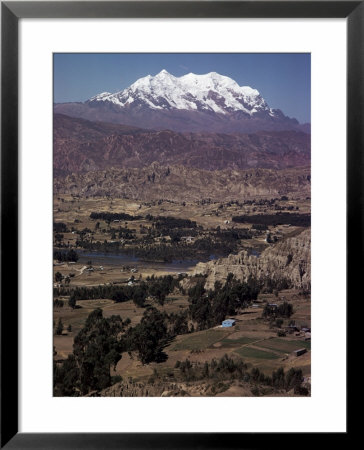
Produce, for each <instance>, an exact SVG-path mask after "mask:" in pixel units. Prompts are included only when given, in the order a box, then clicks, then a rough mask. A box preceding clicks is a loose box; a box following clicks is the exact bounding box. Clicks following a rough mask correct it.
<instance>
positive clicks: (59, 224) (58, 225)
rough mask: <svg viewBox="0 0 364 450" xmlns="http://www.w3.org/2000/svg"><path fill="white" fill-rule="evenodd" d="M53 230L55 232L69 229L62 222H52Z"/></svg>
mask: <svg viewBox="0 0 364 450" xmlns="http://www.w3.org/2000/svg"><path fill="white" fill-rule="evenodd" d="M53 231H54V232H55V233H67V232H68V231H69V230H68V228H67V225H66V224H65V223H63V222H53Z"/></svg>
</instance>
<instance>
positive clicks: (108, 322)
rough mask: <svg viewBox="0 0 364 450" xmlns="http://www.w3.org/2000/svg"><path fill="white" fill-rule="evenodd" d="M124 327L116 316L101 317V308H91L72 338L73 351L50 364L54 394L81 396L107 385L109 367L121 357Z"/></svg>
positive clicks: (108, 381)
mask: <svg viewBox="0 0 364 450" xmlns="http://www.w3.org/2000/svg"><path fill="white" fill-rule="evenodd" d="M124 326H125V325H124V323H123V321H122V319H121V318H120V316H111V317H110V318H104V317H103V314H102V310H101V309H95V310H94V311H92V312H91V313H90V315H89V316H88V318H87V320H86V323H85V326H84V328H83V329H82V330H81V331H80V332H79V333H78V334H77V336H76V337H75V340H74V344H73V353H72V354H71V355H69V356H68V358H67V359H66V360H65V361H64V362H63V363H62V364H57V363H55V364H54V377H53V383H54V395H56V396H78V395H85V394H87V393H89V392H90V391H92V390H101V389H105V388H107V387H108V386H110V385H111V375H110V368H111V367H114V368H115V367H116V364H117V363H118V361H119V360H120V359H121V353H122V350H123V341H122V340H121V339H120V334H121V333H122V331H123V330H124Z"/></svg>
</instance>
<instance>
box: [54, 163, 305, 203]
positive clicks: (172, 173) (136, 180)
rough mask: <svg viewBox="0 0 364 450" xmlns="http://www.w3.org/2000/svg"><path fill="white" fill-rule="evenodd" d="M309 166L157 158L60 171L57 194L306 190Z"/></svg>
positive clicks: (227, 195) (225, 196)
mask: <svg viewBox="0 0 364 450" xmlns="http://www.w3.org/2000/svg"><path fill="white" fill-rule="evenodd" d="M310 189H311V175H310V168H309V167H304V168H293V169H285V170H271V169H249V170H219V171H214V172H211V171H206V170H201V169H194V168H188V167H184V166H169V167H166V166H161V165H159V164H157V163H154V164H152V165H151V166H149V167H145V168H142V169H135V168H131V169H107V170H102V171H89V172H86V173H78V174H70V175H67V176H66V177H63V176H59V177H56V178H55V179H54V192H55V194H57V193H59V194H77V195H80V196H105V195H110V196H114V197H121V198H132V199H138V200H144V201H150V200H159V199H165V200H176V201H194V200H200V199H203V198H211V199H212V200H215V201H227V200H239V201H241V200H244V199H249V198H259V197H265V198H277V197H280V196H281V195H289V196H297V197H301V198H302V197H303V198H305V197H306V196H310Z"/></svg>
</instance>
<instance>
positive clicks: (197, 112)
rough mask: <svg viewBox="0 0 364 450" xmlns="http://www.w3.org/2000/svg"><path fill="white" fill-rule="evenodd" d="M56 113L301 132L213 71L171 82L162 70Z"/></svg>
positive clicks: (135, 122) (141, 123) (162, 125)
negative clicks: (123, 87)
mask: <svg viewBox="0 0 364 450" xmlns="http://www.w3.org/2000/svg"><path fill="white" fill-rule="evenodd" d="M55 112H57V113H62V114H67V115H70V116H73V117H81V118H84V119H89V120H98V121H104V122H113V123H120V124H124V125H131V126H137V127H141V128H152V129H171V130H174V131H182V132H184V131H214V132H224V133H236V132H238V133H239V132H240V133H243V132H255V131H259V130H266V131H267V130H274V131H279V130H292V129H295V130H302V126H301V125H300V124H299V123H298V122H297V120H296V119H291V118H289V117H287V116H285V115H284V114H283V113H282V111H280V110H278V109H272V108H270V107H269V106H268V104H267V102H266V101H265V100H264V98H263V97H262V96H261V95H260V93H259V92H258V91H257V90H256V89H253V88H251V87H249V86H239V85H238V83H237V82H236V81H234V80H233V79H231V78H229V77H227V76H224V75H220V74H218V73H216V72H210V73H207V74H205V75H196V74H193V73H189V74H187V75H184V76H181V77H175V76H174V75H172V74H170V73H168V72H167V71H166V70H162V71H161V72H159V73H158V74H157V75H155V76H151V75H147V76H146V77H143V78H140V79H139V80H137V81H135V82H134V83H133V84H132V85H131V86H129V87H128V88H126V89H124V90H122V91H120V92H116V93H110V92H103V93H101V94H98V95H96V96H94V97H92V98H90V99H89V100H87V101H86V102H84V103H64V104H56V105H55ZM304 131H307V130H305V129H304Z"/></svg>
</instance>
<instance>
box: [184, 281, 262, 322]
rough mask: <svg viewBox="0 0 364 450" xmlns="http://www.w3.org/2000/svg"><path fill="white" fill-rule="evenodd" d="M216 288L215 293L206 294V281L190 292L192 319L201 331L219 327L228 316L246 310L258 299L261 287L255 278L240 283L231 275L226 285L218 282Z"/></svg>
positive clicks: (199, 283)
mask: <svg viewBox="0 0 364 450" xmlns="http://www.w3.org/2000/svg"><path fill="white" fill-rule="evenodd" d="M214 287H215V289H214V290H213V291H208V292H206V290H205V288H204V281H199V282H197V283H196V285H195V286H194V287H193V288H191V289H190V290H189V291H188V297H189V298H188V301H189V312H190V317H191V319H192V320H194V321H195V322H197V325H198V329H200V330H204V329H206V328H210V327H212V326H214V325H217V324H218V323H221V322H222V321H223V320H224V319H225V318H226V317H227V316H228V315H234V314H236V313H237V311H238V310H240V309H243V308H246V307H247V306H248V305H249V303H251V302H252V301H254V300H256V299H257V297H258V294H259V291H260V288H261V285H260V283H259V282H258V281H257V280H256V279H254V278H250V279H249V280H248V281H247V282H242V281H238V280H236V279H235V278H234V276H233V274H231V273H229V275H228V277H227V280H226V283H225V284H224V285H222V284H221V283H219V282H216V283H215V286H214Z"/></svg>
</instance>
